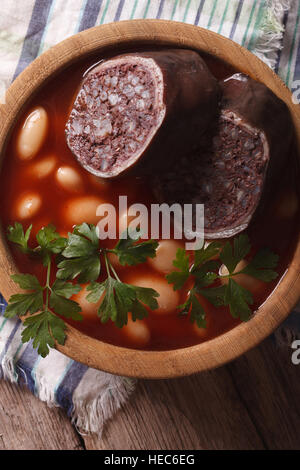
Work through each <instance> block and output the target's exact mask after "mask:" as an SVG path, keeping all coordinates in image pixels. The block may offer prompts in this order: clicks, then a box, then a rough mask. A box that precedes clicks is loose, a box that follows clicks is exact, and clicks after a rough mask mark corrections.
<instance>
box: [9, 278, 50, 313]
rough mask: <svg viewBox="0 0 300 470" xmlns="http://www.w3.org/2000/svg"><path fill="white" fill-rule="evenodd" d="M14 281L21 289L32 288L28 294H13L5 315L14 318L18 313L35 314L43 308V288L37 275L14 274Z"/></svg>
mask: <svg viewBox="0 0 300 470" xmlns="http://www.w3.org/2000/svg"><path fill="white" fill-rule="evenodd" d="M11 278H12V279H13V281H14V282H15V283H16V284H18V285H19V286H20V287H21V289H25V290H31V291H32V292H29V293H26V294H13V295H12V296H11V297H10V299H9V301H8V305H7V307H6V310H5V317H6V318H12V317H14V316H16V315H18V316H23V315H26V314H27V313H30V314H33V313H36V312H37V311H38V310H40V309H41V308H43V288H42V287H41V285H40V283H39V281H38V280H37V278H36V277H35V276H32V275H31V274H13V275H12V276H11Z"/></svg>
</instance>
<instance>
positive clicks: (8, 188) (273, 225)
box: [0, 57, 298, 350]
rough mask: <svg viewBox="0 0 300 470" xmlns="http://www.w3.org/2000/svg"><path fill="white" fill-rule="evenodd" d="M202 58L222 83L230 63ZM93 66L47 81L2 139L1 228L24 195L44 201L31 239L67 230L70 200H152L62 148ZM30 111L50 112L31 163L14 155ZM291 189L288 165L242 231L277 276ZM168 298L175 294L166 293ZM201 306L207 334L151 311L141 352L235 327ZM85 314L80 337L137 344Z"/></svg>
mask: <svg viewBox="0 0 300 470" xmlns="http://www.w3.org/2000/svg"><path fill="white" fill-rule="evenodd" d="M206 59H207V63H208V66H209V67H210V69H211V70H212V72H213V73H214V74H215V75H216V76H217V77H218V78H220V79H221V78H225V77H226V76H229V75H230V74H231V73H232V70H231V69H230V68H229V67H228V66H226V65H224V64H223V63H220V62H219V61H218V60H216V59H215V58H211V57H209V58H206ZM95 62H96V59H95V58H93V57H92V58H89V59H85V60H84V61H82V62H80V63H77V64H75V65H73V66H72V67H71V68H69V69H67V70H65V71H63V72H61V73H60V74H59V75H57V76H56V77H54V78H53V79H51V80H50V81H49V82H48V83H47V84H46V85H45V86H44V87H43V88H42V89H41V90H40V91H39V92H38V93H37V94H36V96H35V97H34V99H32V101H31V102H30V104H29V105H28V107H27V109H26V110H25V111H24V114H23V116H22V117H21V119H20V120H19V122H18V124H17V125H16V127H15V129H14V131H13V133H12V135H11V137H10V140H9V142H8V146H7V148H6V152H5V158H4V163H3V167H2V172H1V188H0V193H1V194H0V205H1V209H0V211H1V221H2V225H3V227H4V228H5V227H7V226H8V225H10V224H14V222H15V221H17V216H16V205H17V204H18V201H19V200H20V197H22V195H24V194H26V193H29V192H30V193H37V194H38V195H39V196H40V197H41V200H42V206H41V209H40V210H39V211H38V212H37V214H36V215H34V216H33V217H32V218H30V219H27V220H26V223H24V225H25V227H27V226H29V224H31V223H32V224H33V230H32V241H33V238H34V235H35V234H36V232H37V231H38V230H39V229H40V228H41V227H43V226H45V225H47V224H49V223H52V224H54V225H55V226H56V228H57V230H58V232H60V233H61V234H66V233H67V232H68V231H71V230H72V222H71V221H70V220H69V221H68V220H67V218H66V217H65V214H66V209H67V207H68V205H69V203H70V201H71V200H72V199H73V198H77V197H81V196H90V197H93V198H98V199H99V200H100V201H102V202H107V203H111V204H114V205H115V206H116V207H117V206H118V196H119V195H126V196H127V197H128V206H129V205H130V204H133V203H135V202H138V203H144V204H145V205H146V206H147V207H150V204H151V203H153V202H156V201H155V198H154V196H153V194H152V190H151V186H150V185H149V182H148V180H147V179H142V178H129V177H127V178H126V179H122V180H120V181H108V182H107V183H105V184H99V182H95V179H94V177H93V176H91V175H90V174H89V173H87V172H86V171H85V170H84V169H83V168H82V167H81V166H80V165H79V164H78V163H77V161H76V160H75V158H74V157H73V155H72V154H71V152H70V150H69V149H68V147H67V145H66V141H65V133H64V129H65V123H66V121H67V118H68V115H69V112H70V109H71V107H72V102H73V99H74V97H75V95H76V91H77V89H78V85H79V84H80V81H81V79H82V76H83V73H84V72H85V71H86V70H87V69H88V68H89V67H91V66H92V65H93V64H94V63H95ZM36 106H42V107H44V108H45V109H46V111H47V113H48V117H49V123H50V125H49V131H48V135H47V138H46V141H45V143H44V145H43V146H42V148H41V150H40V151H39V152H38V154H37V156H36V157H34V158H33V159H32V160H29V161H22V160H20V158H19V157H18V155H17V150H16V141H17V135H18V132H19V130H20V127H21V126H22V125H23V122H24V119H25V118H26V116H27V115H28V113H29V112H30V111H31V110H32V109H33V108H35V107H36ZM50 156H52V157H54V158H55V167H54V170H53V171H52V172H51V173H50V174H49V175H48V176H46V177H44V178H41V179H39V178H36V177H35V175H34V173H33V171H32V168H33V166H32V165H36V164H37V163H38V162H41V161H42V160H43V159H44V158H45V157H50ZM64 165H67V166H68V167H71V168H73V169H74V170H76V171H77V172H78V173H79V174H80V177H81V180H82V185H81V187H79V188H78V190H77V192H72V191H68V190H66V189H63V188H62V187H61V186H60V185H59V184H58V183H57V180H56V178H55V174H56V171H57V169H58V168H59V167H61V166H64ZM292 188H296V176H295V171H294V169H293V168H287V172H286V175H285V176H283V178H282V182H281V186H280V188H278V195H277V196H276V197H275V198H274V204H273V206H272V207H269V208H268V209H266V210H265V211H264V213H263V214H262V215H261V216H260V217H259V218H258V219H257V220H256V222H255V223H254V224H252V226H251V227H250V228H249V230H248V234H249V236H250V239H251V243H252V245H253V252H255V251H256V250H257V249H259V248H261V247H269V248H271V249H272V250H273V251H274V252H276V253H277V254H278V255H279V256H280V263H279V267H278V272H279V276H282V275H283V274H284V272H285V271H286V269H287V268H288V264H289V261H290V258H291V255H292V253H293V250H294V247H295V234H296V233H297V231H298V225H297V220H298V214H296V215H295V214H292V216H283V215H282V214H280V211H279V209H278V207H279V204H282V203H283V200H284V199H286V198H287V202H286V203H285V207H287V210H288V208H289V199H288V197H289V194H292V193H293V194H294V193H295V191H296V189H292ZM102 243H103V246H106V247H111V246H112V245H114V244H115V243H116V242H115V241H104V242H102ZM182 246H183V242H182ZM11 250H12V253H13V256H14V259H15V262H16V265H17V267H18V269H19V271H20V272H23V273H32V274H35V275H36V276H37V277H38V278H39V279H40V281H41V282H42V283H44V282H45V277H46V272H45V268H43V266H42V265H41V264H40V263H38V262H36V261H34V260H32V259H30V258H28V257H27V256H25V255H24V254H22V253H20V251H18V250H17V249H16V248H15V247H14V246H11ZM117 272H118V275H119V277H120V278H121V280H124V282H130V280H131V279H134V278H138V277H140V276H148V277H150V278H156V277H157V278H158V279H163V278H164V274H160V273H158V272H157V271H155V270H154V269H153V268H152V267H151V266H150V264H149V263H144V264H142V265H138V266H135V267H121V268H117ZM54 278H55V273H53V280H54ZM279 278H280V277H279ZM101 279H103V277H101ZM277 282H278V281H274V282H272V283H269V284H261V283H260V284H256V288H255V293H254V300H255V303H254V306H253V311H254V312H255V311H256V310H257V308H258V307H259V306H260V305H261V304H262V303H263V302H264V301H265V300H266V298H267V297H268V296H269V295H270V294H271V292H272V291H273V290H274V288H275V287H276V283H277ZM188 289H189V286H188V285H187V286H185V288H184V289H182V291H180V292H179V298H178V301H179V302H178V303H183V302H184V301H185V299H186V297H187V293H188ZM170 295H173V293H172V292H171V293H170ZM174 295H175V294H174ZM176 295H177V294H176ZM201 303H202V304H203V307H204V309H205V311H206V315H207V329H206V330H203V329H200V330H199V329H197V328H195V325H192V324H191V323H190V320H189V318H188V317H179V316H178V312H177V311H176V310H175V309H174V311H173V312H171V313H168V314H158V313H155V312H149V316H148V318H146V319H145V320H144V322H145V324H146V325H147V326H148V328H149V330H150V334H151V336H150V340H149V343H148V344H147V346H146V348H145V349H150V350H164V349H174V348H182V347H187V346H191V345H195V344H197V343H200V342H203V341H206V340H209V339H211V338H214V337H216V336H218V335H221V334H222V333H224V332H226V331H228V330H230V329H231V328H233V327H235V326H236V325H238V323H239V320H236V319H233V318H232V316H231V315H230V313H229V311H228V309H227V308H223V307H222V308H215V307H213V306H212V305H211V304H210V303H208V302H207V301H206V300H205V299H204V298H202V299H201ZM83 317H84V319H83V321H82V322H70V323H72V325H73V326H74V327H76V328H78V329H79V330H81V331H83V332H84V333H86V334H88V335H90V336H92V337H94V338H97V339H99V340H103V341H105V342H107V343H112V344H115V345H119V346H126V347H131V348H139V347H140V346H139V344H138V342H135V341H133V340H132V339H129V338H128V337H127V335H126V334H125V332H124V330H122V329H119V328H117V327H115V326H114V324H113V323H112V322H111V321H109V322H108V323H106V324H102V323H101V322H100V320H99V318H98V317H97V315H96V314H95V315H93V316H91V315H86V314H85V311H83Z"/></svg>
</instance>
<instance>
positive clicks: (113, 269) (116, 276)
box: [110, 265, 122, 282]
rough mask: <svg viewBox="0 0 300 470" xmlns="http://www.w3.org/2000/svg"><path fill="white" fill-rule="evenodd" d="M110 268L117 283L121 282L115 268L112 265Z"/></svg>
mask: <svg viewBox="0 0 300 470" xmlns="http://www.w3.org/2000/svg"><path fill="white" fill-rule="evenodd" d="M110 267H111V270H112V272H113V274H114V276H115V278H116V279H117V281H119V282H122V281H121V279H120V278H119V276H118V275H117V273H116V270H115V268H114V267H113V266H112V265H110Z"/></svg>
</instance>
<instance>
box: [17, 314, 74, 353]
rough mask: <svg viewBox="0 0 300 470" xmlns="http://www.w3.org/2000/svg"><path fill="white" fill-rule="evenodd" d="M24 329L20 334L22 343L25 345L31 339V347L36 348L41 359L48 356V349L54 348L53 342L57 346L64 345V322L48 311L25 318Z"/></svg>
mask: <svg viewBox="0 0 300 470" xmlns="http://www.w3.org/2000/svg"><path fill="white" fill-rule="evenodd" d="M24 327H25V328H24V330H23V332H22V341H23V343H27V342H28V341H30V340H31V339H32V340H33V343H32V345H33V347H34V348H38V353H39V354H40V355H41V356H42V357H46V356H47V355H48V354H49V348H53V347H54V346H55V340H56V341H57V342H58V343H59V344H64V342H65V339H66V334H65V330H66V329H67V327H66V325H65V323H64V321H63V320H61V319H60V318H59V317H57V316H56V315H54V314H53V313H51V312H49V311H48V310H44V311H43V312H41V313H39V314H37V315H33V316H32V317H29V318H26V320H25V321H24Z"/></svg>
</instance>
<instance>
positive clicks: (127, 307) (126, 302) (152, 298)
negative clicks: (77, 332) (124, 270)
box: [86, 276, 159, 328]
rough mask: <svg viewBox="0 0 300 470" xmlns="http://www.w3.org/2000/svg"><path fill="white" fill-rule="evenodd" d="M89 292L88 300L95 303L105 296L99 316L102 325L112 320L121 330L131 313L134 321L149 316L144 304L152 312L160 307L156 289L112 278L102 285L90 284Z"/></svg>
mask: <svg viewBox="0 0 300 470" xmlns="http://www.w3.org/2000/svg"><path fill="white" fill-rule="evenodd" d="M87 290H88V291H89V292H90V293H89V294H88V296H87V297H86V299H87V300H88V301H89V302H93V303H96V302H98V301H99V300H100V298H101V297H102V295H103V294H104V298H103V300H102V302H101V304H100V306H99V309H98V315H99V317H100V318H101V321H102V323H106V322H107V321H108V320H109V319H110V320H111V321H113V322H114V323H115V324H116V326H118V327H119V328H122V327H123V326H124V325H126V324H127V321H128V313H129V312H131V314H132V319H133V320H136V319H137V318H138V319H142V318H144V317H146V316H147V315H148V311H147V309H146V308H145V306H144V304H145V305H147V306H148V307H149V308H150V309H151V310H155V309H156V308H157V307H158V303H157V300H156V297H158V296H159V294H158V293H157V292H156V291H155V290H154V289H150V288H147V287H138V286H133V285H131V284H125V283H123V282H121V281H119V280H117V279H114V278H112V277H111V276H109V277H108V278H107V279H106V280H105V281H104V282H102V283H97V282H94V283H92V284H90V285H89V286H88V287H87Z"/></svg>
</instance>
